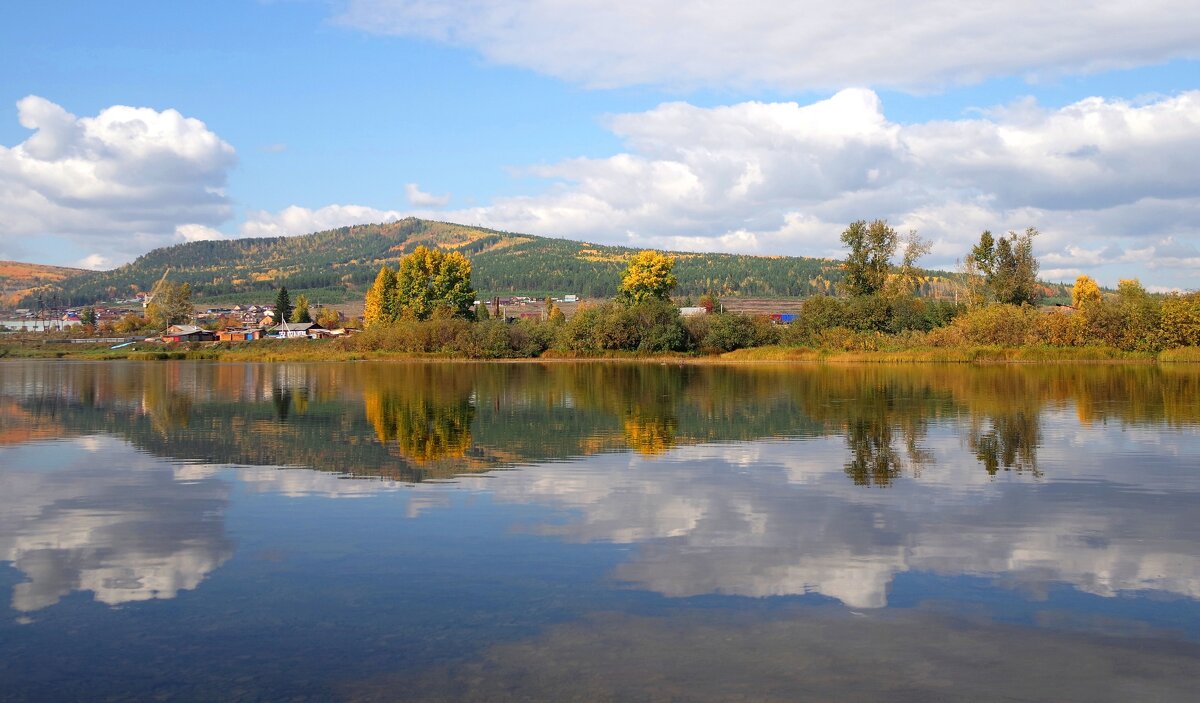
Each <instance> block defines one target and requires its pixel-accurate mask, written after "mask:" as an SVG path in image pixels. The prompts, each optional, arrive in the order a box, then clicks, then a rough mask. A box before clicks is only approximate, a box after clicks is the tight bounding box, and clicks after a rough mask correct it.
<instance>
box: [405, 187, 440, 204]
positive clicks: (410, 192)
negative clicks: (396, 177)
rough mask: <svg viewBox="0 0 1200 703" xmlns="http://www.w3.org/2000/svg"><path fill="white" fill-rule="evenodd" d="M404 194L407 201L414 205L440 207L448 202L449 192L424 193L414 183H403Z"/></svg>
mask: <svg viewBox="0 0 1200 703" xmlns="http://www.w3.org/2000/svg"><path fill="white" fill-rule="evenodd" d="M404 194H405V195H406V196H407V197H408V202H409V203H410V204H412V205H414V206H416V207H441V206H443V205H445V204H446V203H448V202H450V194H449V193H447V194H445V195H434V194H432V193H426V192H425V191H423V190H421V189H420V188H419V187H417V184H416V183H405V184H404Z"/></svg>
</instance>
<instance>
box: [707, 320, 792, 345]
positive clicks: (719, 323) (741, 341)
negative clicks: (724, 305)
mask: <svg viewBox="0 0 1200 703" xmlns="http://www.w3.org/2000/svg"><path fill="white" fill-rule="evenodd" d="M711 318H712V319H711V320H710V321H709V324H708V332H707V333H706V334H705V335H704V337H703V338H702V340H701V347H702V348H704V349H714V350H719V351H725V352H729V351H733V350H735V349H745V348H746V347H761V346H766V345H768V344H777V343H778V342H779V330H778V329H777V328H776V327H775V325H773V324H772V323H771V320H770V319H769V318H765V317H762V316H757V317H752V316H749V315H738V314H735V313H720V314H716V315H712V316H711Z"/></svg>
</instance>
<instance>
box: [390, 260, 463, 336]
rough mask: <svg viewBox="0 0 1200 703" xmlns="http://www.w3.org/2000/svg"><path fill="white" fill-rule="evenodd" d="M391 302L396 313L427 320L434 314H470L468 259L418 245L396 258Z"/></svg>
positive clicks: (454, 315)
mask: <svg viewBox="0 0 1200 703" xmlns="http://www.w3.org/2000/svg"><path fill="white" fill-rule="evenodd" d="M395 302H396V306H397V312H398V314H399V315H400V316H403V317H408V318H411V319H416V320H428V319H429V318H430V317H433V316H434V314H435V312H436V313H437V315H438V316H439V317H440V316H446V317H465V318H471V317H473V314H472V311H471V307H472V306H473V305H474V303H475V290H474V289H473V288H471V262H470V261H469V260H468V259H467V257H465V256H463V255H462V254H461V253H460V252H457V251H442V250H441V249H430V248H428V247H424V246H419V247H417V248H416V249H414V250H413V251H412V253H411V254H408V255H406V256H405V257H404V258H402V259H400V270H399V271H397V273H396V294H395Z"/></svg>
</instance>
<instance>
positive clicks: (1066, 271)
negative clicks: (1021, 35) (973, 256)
mask: <svg viewBox="0 0 1200 703" xmlns="http://www.w3.org/2000/svg"><path fill="white" fill-rule="evenodd" d="M606 124H607V126H608V128H609V129H610V130H611V131H612V132H613V133H614V134H616V135H617V136H618V137H620V139H621V140H622V141H623V143H624V148H623V149H622V150H621V151H620V153H616V154H613V155H611V156H608V157H603V158H573V159H566V160H563V161H559V162H556V163H549V164H541V165H536V166H530V167H526V168H524V169H518V173H520V174H522V175H528V176H533V177H536V178H539V179H544V180H547V181H549V186H548V187H546V188H545V189H544V190H543V191H542V192H540V193H531V194H526V195H521V196H515V197H503V198H498V199H496V200H494V201H493V202H491V203H489V204H486V205H483V206H478V207H471V208H462V209H457V210H444V209H435V208H426V209H424V210H419V209H418V210H413V211H411V212H405V213H400V212H397V211H394V210H380V209H377V208H371V207H366V206H358V205H344V204H340V205H330V206H327V207H323V208H319V209H315V210H313V209H308V208H302V207H291V208H288V209H286V210H283V211H281V212H278V213H268V212H255V213H251V215H250V217H249V219H248V221H247V222H246V223H245V225H244V226H243V227H242V234H243V235H245V236H251V235H253V236H267V235H280V234H302V233H305V232H311V231H315V230H321V229H329V228H332V227H339V226H344V225H349V224H356V223H363V222H380V221H389V220H394V219H397V218H399V217H402V216H404V215H416V216H425V217H434V218H437V219H446V220H451V221H455V222H464V223H472V224H480V225H484V226H489V227H495V228H497V229H504V230H509V231H517V232H528V233H531V234H542V235H550V236H560V237H568V238H574V239H583V240H588V241H596V242H602V243H610V244H624V245H629V246H638V247H655V248H666V249H677V250H717V251H734V252H743V253H758V254H792V255H809V256H834V257H837V256H841V255H842V253H843V252H842V247H841V244H840V241H839V239H838V235H839V233H840V232H841V230H842V229H843V228H844V227H845V226H846V223H848V222H850V221H852V220H855V219H860V218H875V217H882V218H886V219H888V220H889V221H890V222H891V223H892V224H893V225H895V226H896V227H897V228H898V229H900V230H902V231H903V230H907V229H916V230H917V231H918V232H919V233H920V234H922V235H923V236H924V237H926V238H928V239H930V240H932V242H933V250H932V253H931V255H930V256H929V257H928V258H927V259H926V260H925V261H924V262H923V263H925V264H926V265H929V266H934V267H941V268H953V267H954V266H955V262H956V260H957V259H959V258H960V257H962V256H963V254H964V253H965V252H966V251H967V249H968V246H969V244H970V242H971V241H972V240H974V239H976V238H977V237H978V235H979V232H981V231H982V230H984V229H991V230H993V231H1001V232H1003V231H1006V230H1010V229H1012V230H1018V231H1020V230H1023V229H1025V228H1026V227H1028V226H1036V227H1038V228H1039V229H1040V230H1041V232H1042V236H1041V237H1040V238H1039V239H1038V240H1037V244H1036V251H1037V253H1038V255H1039V256H1041V257H1043V258H1042V260H1043V262H1044V264H1045V267H1046V273H1047V275H1048V276H1049V277H1051V278H1067V279H1071V278H1074V277H1075V276H1076V275H1078V274H1079V273H1081V272H1083V273H1089V274H1091V275H1093V276H1095V277H1097V278H1098V279H1099V280H1101V281H1102V282H1104V283H1106V284H1110V285H1112V284H1115V283H1116V279H1117V278H1119V277H1129V276H1139V277H1141V278H1143V279H1144V280H1145V281H1146V283H1148V284H1151V285H1168V286H1176V287H1184V288H1188V287H1194V286H1195V285H1196V283H1195V281H1194V280H1193V279H1194V271H1195V268H1196V266H1197V265H1198V264H1200V251H1197V250H1196V248H1195V246H1193V243H1194V242H1196V241H1197V240H1198V239H1200V170H1197V169H1195V168H1194V167H1193V164H1195V163H1197V162H1200V92H1195V91H1194V92H1186V93H1182V94H1179V95H1174V96H1162V97H1158V98H1156V99H1153V100H1149V101H1145V102H1138V103H1134V102H1128V101H1122V100H1108V99H1102V98H1088V99H1086V100H1082V101H1080V102H1077V103H1074V104H1071V105H1067V106H1065V107H1061V108H1058V109H1048V108H1045V107H1043V106H1040V105H1038V104H1037V103H1036V102H1033V101H1031V100H1023V101H1019V102H1017V103H1015V104H1012V105H1007V106H1001V107H999V108H994V109H990V110H986V111H982V112H980V113H978V114H975V115H972V116H970V117H968V118H963V119H956V120H937V121H930V122H924V123H917V124H908V125H904V124H899V123H897V122H894V121H892V120H890V119H888V117H887V115H886V114H885V111H884V106H883V104H882V102H881V100H880V98H879V96H878V95H877V94H876V93H875V92H873V91H871V90H866V89H847V90H843V91H840V92H838V93H836V94H835V95H833V96H831V97H829V98H827V99H824V100H820V101H817V102H813V103H811V104H798V103H795V102H775V103H766V102H744V103H739V104H734V105H725V106H719V107H710V108H705V107H697V106H694V105H691V104H688V103H686V102H671V103H665V104H662V105H659V106H658V107H655V108H653V109H651V110H648V111H645V112H638V113H628V114H619V115H613V116H610V117H609V118H607V123H606ZM409 197H410V200H411V201H412V204H413V205H414V206H419V205H421V204H424V205H427V206H428V205H439V204H440V203H441V202H442V201H441V199H440V198H434V196H430V195H429V194H427V193H424V192H422V191H421V190H420V189H419V188H418V187H417V185H416V184H410V185H409Z"/></svg>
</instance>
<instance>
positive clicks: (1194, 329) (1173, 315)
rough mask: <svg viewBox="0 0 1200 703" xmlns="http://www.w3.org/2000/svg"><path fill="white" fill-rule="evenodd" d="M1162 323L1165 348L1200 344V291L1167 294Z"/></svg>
mask: <svg viewBox="0 0 1200 703" xmlns="http://www.w3.org/2000/svg"><path fill="white" fill-rule="evenodd" d="M1160 324H1161V328H1160V332H1159V335H1160V339H1161V343H1162V346H1163V347H1164V348H1171V347H1196V346H1200V293H1192V294H1190V295H1169V296H1167V298H1166V299H1165V300H1163V302H1162V322H1161V323H1160Z"/></svg>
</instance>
